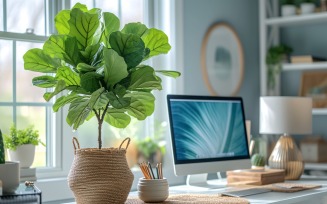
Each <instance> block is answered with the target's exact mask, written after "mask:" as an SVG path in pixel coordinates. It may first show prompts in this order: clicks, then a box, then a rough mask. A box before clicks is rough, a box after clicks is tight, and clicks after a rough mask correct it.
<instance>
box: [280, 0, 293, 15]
mask: <svg viewBox="0 0 327 204" xmlns="http://www.w3.org/2000/svg"><path fill="white" fill-rule="evenodd" d="M280 4H281V13H282V16H283V17H285V16H293V15H295V14H296V6H295V4H294V0H281V1H280Z"/></svg>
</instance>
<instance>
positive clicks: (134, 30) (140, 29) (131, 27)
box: [121, 23, 148, 37]
mask: <svg viewBox="0 0 327 204" xmlns="http://www.w3.org/2000/svg"><path fill="white" fill-rule="evenodd" d="M147 30H148V28H147V27H146V26H145V25H144V24H142V23H128V24H126V25H125V26H124V28H123V29H122V30H121V32H122V33H126V34H135V35H137V36H139V37H142V36H143V35H144V34H145V33H146V31H147Z"/></svg>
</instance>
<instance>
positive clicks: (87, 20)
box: [68, 8, 101, 49]
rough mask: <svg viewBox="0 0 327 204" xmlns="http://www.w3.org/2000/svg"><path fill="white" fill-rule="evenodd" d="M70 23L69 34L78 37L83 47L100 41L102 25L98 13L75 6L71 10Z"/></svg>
mask: <svg viewBox="0 0 327 204" xmlns="http://www.w3.org/2000/svg"><path fill="white" fill-rule="evenodd" d="M68 23H69V26H70V31H69V35H70V36H74V37H76V39H77V41H78V43H79V45H80V46H79V47H80V48H81V49H85V48H86V47H87V46H90V45H93V44H96V43H98V42H99V39H100V37H101V26H100V21H99V14H98V13H94V12H83V11H82V10H80V9H79V8H74V9H72V11H71V12H70V19H69V21H68Z"/></svg>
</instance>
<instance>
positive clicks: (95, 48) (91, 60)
mask: <svg viewBox="0 0 327 204" xmlns="http://www.w3.org/2000/svg"><path fill="white" fill-rule="evenodd" d="M103 47H104V46H103V44H100V43H97V44H95V45H90V46H88V47H86V49H85V51H81V54H82V56H83V57H84V61H85V62H86V63H87V64H89V65H92V66H97V65H98V64H99V63H101V62H102V61H103Z"/></svg>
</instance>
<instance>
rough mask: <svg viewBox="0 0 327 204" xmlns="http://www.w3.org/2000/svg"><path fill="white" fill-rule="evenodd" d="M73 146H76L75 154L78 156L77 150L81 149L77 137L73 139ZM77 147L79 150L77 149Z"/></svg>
mask: <svg viewBox="0 0 327 204" xmlns="http://www.w3.org/2000/svg"><path fill="white" fill-rule="evenodd" d="M73 146H74V154H76V149H80V146H79V142H78V139H77V138H76V137H73ZM76 146H77V148H76Z"/></svg>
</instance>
